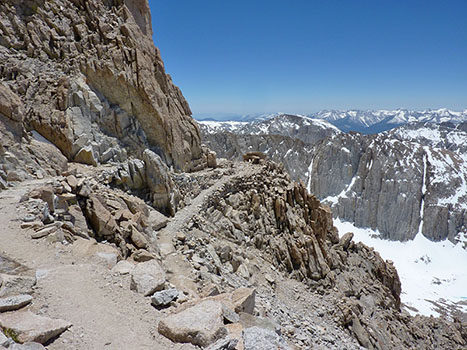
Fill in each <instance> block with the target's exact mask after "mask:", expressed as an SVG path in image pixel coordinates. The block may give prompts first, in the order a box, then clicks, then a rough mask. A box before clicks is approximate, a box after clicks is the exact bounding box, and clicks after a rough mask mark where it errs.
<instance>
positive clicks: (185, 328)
mask: <svg viewBox="0 0 467 350" xmlns="http://www.w3.org/2000/svg"><path fill="white" fill-rule="evenodd" d="M158 330H159V333H160V334H162V335H163V336H165V337H167V338H169V339H170V340H172V341H174V342H177V343H192V344H193V345H198V346H201V347H206V346H209V345H210V344H212V343H214V342H216V341H217V340H219V339H221V338H223V337H224V336H226V335H227V329H226V328H225V327H224V322H223V313H222V304H221V303H220V302H216V301H213V300H205V301H203V302H201V303H199V304H197V305H195V306H193V307H190V308H188V309H185V310H183V311H181V312H178V313H176V314H172V315H169V316H167V317H164V318H163V319H161V321H160V322H159V327H158Z"/></svg>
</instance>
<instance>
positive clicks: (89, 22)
mask: <svg viewBox="0 0 467 350" xmlns="http://www.w3.org/2000/svg"><path fill="white" fill-rule="evenodd" d="M0 34H1V35H0V60H1V62H2V67H1V68H0V77H1V79H2V81H3V82H2V84H3V85H4V86H5V87H8V89H10V90H11V92H12V93H13V94H16V95H17V96H18V97H19V98H20V99H21V100H22V101H23V103H24V105H25V106H24V107H25V108H24V110H25V115H24V123H25V125H26V126H27V127H28V128H32V129H35V130H37V131H38V132H39V133H40V134H41V135H42V136H44V137H45V138H46V139H48V140H49V141H51V142H52V143H54V144H55V145H56V146H57V147H58V148H59V149H60V150H61V151H62V152H63V154H64V155H65V156H66V157H67V158H68V159H69V160H74V158H75V156H76V155H77V154H78V153H79V152H80V150H81V149H82V148H83V147H86V146H88V147H89V146H91V149H87V151H86V152H87V158H89V159H91V160H90V161H91V162H94V161H95V162H96V163H98V162H105V161H108V160H111V159H114V160H124V159H125V158H126V155H127V154H126V152H123V151H122V150H121V149H120V148H119V147H120V146H126V147H125V148H126V150H127V152H128V153H129V154H130V155H134V156H137V157H141V155H142V152H143V151H144V149H146V148H150V149H152V150H153V151H154V152H156V153H157V154H158V155H160V156H161V157H162V159H163V160H164V161H165V162H166V163H167V164H168V165H169V166H173V167H174V168H175V169H178V170H190V169H191V168H192V161H194V160H198V159H200V158H202V150H201V147H200V136H199V130H198V127H197V125H196V123H195V122H194V121H193V120H192V118H191V117H190V114H191V111H190V108H189V106H188V103H187V102H186V100H185V99H184V97H183V95H182V94H181V92H180V90H179V89H178V88H177V87H176V86H175V85H174V84H173V83H172V80H171V78H170V76H169V75H168V74H166V73H165V69H164V64H163V62H162V59H161V56H160V53H159V51H158V49H157V48H155V47H154V44H153V41H152V28H151V16H150V13H149V6H148V3H147V0H125V1H121V0H107V1H97V0H91V1H82V0H52V1H42V0H31V1H17V0H6V1H2V3H1V4H0ZM0 113H1V114H5V113H6V114H11V112H10V111H9V110H3V109H2V110H0ZM7 117H8V116H7ZM109 150H112V151H111V152H109ZM93 159H94V160H93Z"/></svg>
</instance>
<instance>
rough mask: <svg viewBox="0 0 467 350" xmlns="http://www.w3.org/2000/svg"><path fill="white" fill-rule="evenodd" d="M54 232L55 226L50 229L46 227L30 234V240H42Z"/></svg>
mask: <svg viewBox="0 0 467 350" xmlns="http://www.w3.org/2000/svg"><path fill="white" fill-rule="evenodd" d="M55 231H57V226H55V225H53V226H50V227H46V228H43V229H42V230H39V231H37V232H34V233H31V238H32V239H38V238H43V237H45V236H48V235H50V234H52V233H54V232H55Z"/></svg>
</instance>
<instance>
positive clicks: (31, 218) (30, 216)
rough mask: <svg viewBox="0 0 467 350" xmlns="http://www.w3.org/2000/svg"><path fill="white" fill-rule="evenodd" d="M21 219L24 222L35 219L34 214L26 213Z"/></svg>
mask: <svg viewBox="0 0 467 350" xmlns="http://www.w3.org/2000/svg"><path fill="white" fill-rule="evenodd" d="M21 220H23V221H24V222H33V221H35V220H36V216H35V215H32V214H28V215H26V216H24V217H23V218H22V219H21Z"/></svg>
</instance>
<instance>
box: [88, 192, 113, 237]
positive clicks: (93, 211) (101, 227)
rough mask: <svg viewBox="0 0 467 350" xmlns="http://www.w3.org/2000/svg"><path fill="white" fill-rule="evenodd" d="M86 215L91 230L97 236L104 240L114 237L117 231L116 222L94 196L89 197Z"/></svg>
mask: <svg viewBox="0 0 467 350" xmlns="http://www.w3.org/2000/svg"><path fill="white" fill-rule="evenodd" d="M86 214H87V217H88V219H89V222H90V223H91V226H92V228H93V229H94V231H95V232H96V233H97V235H98V236H100V237H104V238H112V237H114V236H115V233H116V232H117V230H118V225H117V222H116V221H115V219H114V218H113V216H112V214H111V213H110V212H109V211H108V210H107V209H106V208H105V206H104V205H103V204H102V203H101V201H100V200H99V199H98V198H97V196H95V195H94V194H92V195H90V197H89V200H88V202H87V205H86Z"/></svg>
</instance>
